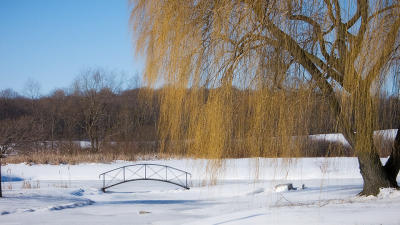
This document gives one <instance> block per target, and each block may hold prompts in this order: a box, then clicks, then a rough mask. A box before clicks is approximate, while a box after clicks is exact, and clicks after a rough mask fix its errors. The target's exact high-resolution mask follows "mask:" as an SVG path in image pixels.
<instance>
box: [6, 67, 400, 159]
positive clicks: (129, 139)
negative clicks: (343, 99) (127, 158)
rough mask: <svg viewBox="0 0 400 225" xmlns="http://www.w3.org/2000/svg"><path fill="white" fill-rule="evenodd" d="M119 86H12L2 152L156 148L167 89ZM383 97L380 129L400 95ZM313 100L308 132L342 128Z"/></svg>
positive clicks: (392, 122) (93, 80)
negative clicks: (42, 90)
mask: <svg viewBox="0 0 400 225" xmlns="http://www.w3.org/2000/svg"><path fill="white" fill-rule="evenodd" d="M116 86H117V85H115V83H113V82H109V80H107V79H105V77H104V76H103V75H102V74H101V73H96V72H95V73H92V74H88V75H86V76H81V77H80V78H79V79H77V80H76V82H75V83H74V84H73V87H72V88H70V90H69V91H66V90H63V89H59V90H55V91H53V92H52V93H51V94H50V95H47V96H42V97H26V96H21V95H19V94H18V93H16V92H15V91H13V90H11V89H7V90H3V91H0V146H1V149H2V152H3V153H5V152H6V151H7V150H10V149H17V150H18V152H20V153H21V152H22V153H28V152H36V151H43V150H53V151H58V152H59V151H66V152H70V151H73V150H74V148H79V146H77V145H76V143H77V141H80V140H87V141H89V142H90V143H91V147H90V148H89V149H87V151H90V152H92V153H101V152H102V151H110V149H111V151H113V149H114V150H115V149H117V150H118V151H120V150H121V149H123V151H124V152H130V153H132V154H136V153H143V152H145V153H149V152H154V151H156V150H157V144H158V139H157V119H158V113H159V106H160V104H159V98H160V96H161V92H162V91H163V89H162V88H161V89H159V90H156V91H154V90H152V91H149V90H146V89H145V88H134V89H125V90H121V89H120V88H116ZM206 91H207V92H210V91H209V90H206ZM249 92H251V91H249V90H239V89H238V90H237V91H236V95H237V98H235V99H236V100H237V101H238V103H240V104H246V101H247V98H248V96H249V95H250V94H249ZM288 95H289V96H290V94H288ZM294 96H295V95H294ZM382 98H383V100H382V101H378V102H381V103H380V105H379V106H378V114H379V122H378V124H377V127H376V129H390V128H397V127H398V125H399V122H400V121H399V109H400V100H399V99H398V98H395V97H382ZM293 101H296V99H295V97H294V99H293ZM310 102H311V103H309V105H311V107H310V113H309V118H304V119H307V120H309V121H311V122H310V123H309V124H310V127H309V128H308V129H309V130H308V131H307V134H320V133H333V132H337V130H336V128H337V125H336V121H335V118H333V117H332V113H331V112H330V107H329V106H328V105H327V103H326V102H325V101H324V99H323V98H322V97H320V96H319V95H318V94H315V95H314V96H313V97H312V99H311V100H310ZM300 124H301V123H300ZM299 135H302V134H299ZM117 150H115V151H117Z"/></svg>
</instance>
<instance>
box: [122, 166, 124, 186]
mask: <svg viewBox="0 0 400 225" xmlns="http://www.w3.org/2000/svg"><path fill="white" fill-rule="evenodd" d="M122 168H123V173H124V182H125V166H124V167H122Z"/></svg>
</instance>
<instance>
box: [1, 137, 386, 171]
mask: <svg viewBox="0 0 400 225" xmlns="http://www.w3.org/2000/svg"><path fill="white" fill-rule="evenodd" d="M374 142H375V146H376V147H377V150H378V152H379V154H380V156H381V157H387V156H389V155H390V152H391V150H392V145H393V140H390V139H387V138H384V137H381V136H376V137H375V138H374ZM292 144H293V146H296V147H294V148H293V151H290V152H285V151H279V149H277V148H279V146H269V148H276V149H274V150H272V151H270V149H266V150H265V153H264V154H263V157H268V158H277V157H353V156H355V152H354V150H353V149H352V148H351V147H350V146H348V145H344V144H342V143H340V142H332V141H326V140H315V139H311V138H306V137H301V138H297V139H296V141H295V143H292ZM232 146H233V147H232V149H231V150H230V152H229V154H226V155H227V157H225V158H248V157H257V155H253V154H252V152H249V151H246V150H245V149H243V148H244V147H243V146H242V145H240V144H237V145H232ZM124 147H126V148H124ZM276 152H281V153H280V154H275V153H276ZM270 153H274V154H270ZM182 157H185V155H182V154H173V153H168V152H164V153H162V152H158V151H157V148H156V146H155V144H154V143H150V144H149V143H147V144H145V143H144V144H143V143H142V144H141V146H140V147H138V145H136V147H135V148H129V147H128V146H126V145H121V144H119V145H116V144H114V145H108V146H103V148H102V149H101V151H99V152H91V151H90V150H88V149H81V148H79V147H78V146H75V147H74V149H66V148H61V149H57V150H48V149H47V150H46V149H42V150H40V151H26V152H23V153H20V154H16V155H12V156H9V157H8V158H6V159H4V163H6V164H9V163H11V164H14V163H28V164H54V165H57V164H78V163H85V162H86V163H87V162H95V163H109V162H112V161H115V160H125V161H136V160H154V159H170V158H182ZM186 157H188V156H187V155H186ZM189 157H192V158H204V157H198V156H196V155H191V156H189Z"/></svg>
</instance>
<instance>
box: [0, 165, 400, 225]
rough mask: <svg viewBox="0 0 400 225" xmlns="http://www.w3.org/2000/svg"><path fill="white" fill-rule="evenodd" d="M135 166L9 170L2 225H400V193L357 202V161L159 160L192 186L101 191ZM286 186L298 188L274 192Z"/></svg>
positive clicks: (138, 184) (0, 209)
mask: <svg viewBox="0 0 400 225" xmlns="http://www.w3.org/2000/svg"><path fill="white" fill-rule="evenodd" d="M382 160H383V161H385V159H382ZM148 162H149V161H148ZM133 163H139V162H124V161H118V162H114V163H110V164H79V165H32V166H29V165H25V164H12V165H7V166H4V167H3V170H2V172H3V176H4V177H3V181H6V182H3V194H4V196H5V198H2V199H0V224H1V225H3V224H4V225H6V224H7V225H8V224H10V225H11V224H30V225H35V224H68V225H71V224H96V225H99V224H118V225H119V224H201V225H203V224H224V225H225V224H226V225H231V224H291V225H302V224H307V225H309V224H400V213H399V212H400V192H399V191H396V190H391V189H384V190H382V191H381V194H380V195H379V196H378V197H372V196H369V197H357V193H359V192H360V191H361V189H362V179H361V177H360V174H359V170H358V164H357V160H356V159H355V158H300V159H235V160H226V161H225V162H224V163H223V168H224V169H223V170H222V171H219V172H218V174H213V173H211V172H210V171H214V170H213V167H212V166H211V167H210V166H209V164H207V161H206V160H191V159H180V160H158V161H151V163H159V164H165V165H170V166H173V167H176V168H179V169H183V170H186V171H188V172H191V173H192V183H193V187H192V188H191V189H190V190H184V189H182V188H179V187H177V186H173V185H171V184H168V183H162V182H157V181H135V182H130V183H125V184H122V185H120V186H116V187H114V188H111V189H110V190H109V192H107V193H103V192H102V191H100V188H101V185H102V183H101V180H99V179H98V175H99V174H100V173H102V172H104V171H107V170H110V169H114V168H117V167H120V166H124V165H129V164H133ZM257 165H259V166H257ZM207 171H208V172H207ZM214 176H215V177H217V179H216V180H214V181H215V185H209V183H210V178H211V177H214ZM211 183H213V182H211ZM285 183H293V186H294V187H298V189H297V190H291V191H285V190H283V191H282V188H278V189H279V190H278V191H277V190H275V186H276V185H278V184H285ZM303 184H304V185H305V188H304V189H302V188H301V187H302V185H303Z"/></svg>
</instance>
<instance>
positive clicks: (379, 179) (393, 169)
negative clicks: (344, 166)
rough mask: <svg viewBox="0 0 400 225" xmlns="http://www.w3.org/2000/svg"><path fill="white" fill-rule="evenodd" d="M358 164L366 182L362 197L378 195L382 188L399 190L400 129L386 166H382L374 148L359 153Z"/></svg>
mask: <svg viewBox="0 0 400 225" xmlns="http://www.w3.org/2000/svg"><path fill="white" fill-rule="evenodd" d="M358 162H359V166H360V173H361V175H362V178H363V181H364V186H363V191H362V192H361V193H360V194H361V195H377V194H378V193H379V189H380V188H388V187H391V188H399V186H398V184H397V181H396V178H397V175H398V173H399V169H400V129H398V131H397V135H396V138H395V141H394V145H393V147H392V153H391V155H390V157H389V159H388V161H387V162H386V164H385V166H383V165H382V163H381V161H380V157H379V155H378V153H377V151H376V149H375V147H374V146H372V149H371V151H361V152H359V153H358Z"/></svg>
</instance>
